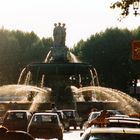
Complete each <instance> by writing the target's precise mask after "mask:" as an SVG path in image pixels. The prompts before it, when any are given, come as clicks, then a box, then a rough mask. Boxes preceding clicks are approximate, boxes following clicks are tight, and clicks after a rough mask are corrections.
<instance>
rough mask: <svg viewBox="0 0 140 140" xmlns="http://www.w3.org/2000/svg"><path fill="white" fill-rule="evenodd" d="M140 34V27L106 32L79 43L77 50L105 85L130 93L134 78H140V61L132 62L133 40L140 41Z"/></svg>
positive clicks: (107, 30) (79, 55)
mask: <svg viewBox="0 0 140 140" xmlns="http://www.w3.org/2000/svg"><path fill="white" fill-rule="evenodd" d="M139 33H140V31H139V28H138V29H137V30H134V31H129V30H127V29H123V30H122V29H118V28H114V29H113V28H110V29H106V30H105V32H100V33H96V34H95V35H91V36H90V38H89V39H87V41H85V42H84V41H82V42H79V43H78V44H77V46H75V48H74V50H73V51H74V52H76V54H77V55H78V57H79V58H80V59H81V60H82V61H83V62H88V63H90V64H92V65H93V66H94V67H95V68H96V70H97V72H98V75H99V80H100V83H101V85H102V86H106V87H111V88H116V89H119V90H122V91H127V90H128V87H129V86H130V85H131V84H132V81H133V79H134V78H135V77H138V76H139V75H140V73H139V71H140V62H135V61H133V60H132V59H131V55H132V54H131V53H132V51H131V45H132V41H133V39H139Z"/></svg>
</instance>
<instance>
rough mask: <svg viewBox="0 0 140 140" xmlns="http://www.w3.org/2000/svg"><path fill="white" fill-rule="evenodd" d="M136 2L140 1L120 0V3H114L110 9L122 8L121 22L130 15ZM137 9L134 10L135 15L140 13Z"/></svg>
mask: <svg viewBox="0 0 140 140" xmlns="http://www.w3.org/2000/svg"><path fill="white" fill-rule="evenodd" d="M134 2H138V3H139V0H120V1H116V2H115V3H113V4H112V5H111V6H110V8H112V9H115V8H120V9H121V14H120V15H121V17H120V20H121V19H122V18H124V17H126V16H128V15H129V11H130V7H131V6H132V5H133V4H134ZM137 10H138V9H137V8H136V9H134V15H135V16H136V15H138V14H139V13H137Z"/></svg>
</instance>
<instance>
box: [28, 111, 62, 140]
mask: <svg viewBox="0 0 140 140" xmlns="http://www.w3.org/2000/svg"><path fill="white" fill-rule="evenodd" d="M27 132H28V133H30V134H31V135H32V136H33V137H35V138H44V139H52V138H58V140H63V125H62V124H61V122H60V119H59V117H58V114H57V113H46V112H45V113H35V114H33V116H32V118H31V120H30V122H29V125H28V128H27Z"/></svg>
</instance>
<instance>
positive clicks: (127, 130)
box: [87, 127, 140, 134]
mask: <svg viewBox="0 0 140 140" xmlns="http://www.w3.org/2000/svg"><path fill="white" fill-rule="evenodd" d="M89 129H90V133H93V134H97V133H127V134H140V128H121V127H102V128H101V127H100V128H89ZM87 131H89V130H87Z"/></svg>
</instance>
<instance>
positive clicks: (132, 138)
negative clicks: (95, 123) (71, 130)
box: [85, 133, 140, 140]
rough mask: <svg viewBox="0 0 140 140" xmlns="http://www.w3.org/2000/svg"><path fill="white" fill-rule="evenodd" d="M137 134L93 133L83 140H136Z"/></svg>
mask: <svg viewBox="0 0 140 140" xmlns="http://www.w3.org/2000/svg"><path fill="white" fill-rule="evenodd" d="M138 139H140V135H139V134H116V133H115V134H114V133H112V134H95V135H91V136H89V137H87V139H85V140H138Z"/></svg>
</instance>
